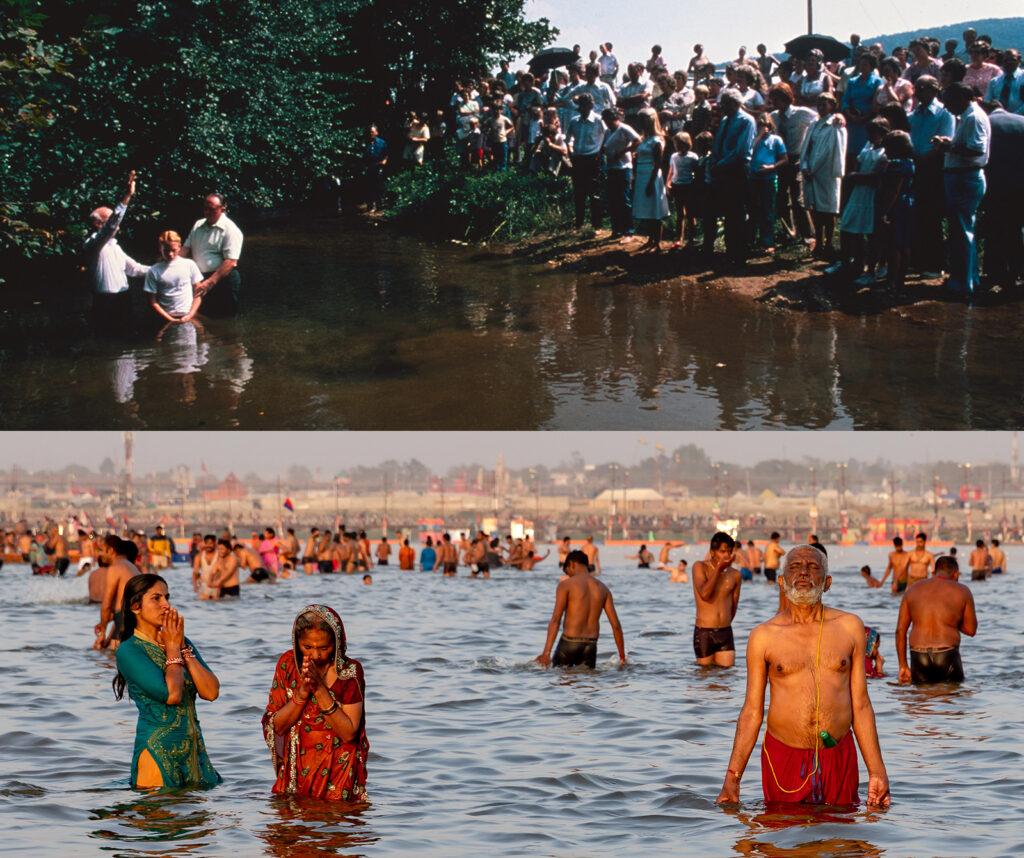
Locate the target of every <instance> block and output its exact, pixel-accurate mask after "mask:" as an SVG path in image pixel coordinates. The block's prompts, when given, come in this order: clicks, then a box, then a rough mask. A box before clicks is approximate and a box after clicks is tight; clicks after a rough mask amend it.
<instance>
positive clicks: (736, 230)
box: [705, 165, 747, 262]
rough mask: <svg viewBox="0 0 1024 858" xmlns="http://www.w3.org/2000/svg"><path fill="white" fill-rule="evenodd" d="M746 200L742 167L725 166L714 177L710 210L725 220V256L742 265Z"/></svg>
mask: <svg viewBox="0 0 1024 858" xmlns="http://www.w3.org/2000/svg"><path fill="white" fill-rule="evenodd" d="M746 198H747V171H746V168H745V165H736V166H731V167H726V168H725V169H724V170H722V171H720V172H719V173H718V175H716V176H715V177H714V180H713V181H712V183H711V201H712V208H713V210H714V211H715V212H717V213H718V214H720V215H722V217H723V218H724V219H725V255H726V258H727V259H728V260H729V261H730V262H741V261H742V260H743V259H744V258H745V256H746V220H745V218H746ZM705 249H707V244H706V243H705Z"/></svg>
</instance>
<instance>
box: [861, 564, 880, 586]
mask: <svg viewBox="0 0 1024 858" xmlns="http://www.w3.org/2000/svg"><path fill="white" fill-rule="evenodd" d="M860 574H861V577H862V578H863V579H864V583H865V584H867V585H868V587H869V588H872V589H875V588H878V587H881V586H882V582H881V581H879V580H878V579H877V578H876V577H875V576H874V575H872V574H871V567H870V566H861V567H860Z"/></svg>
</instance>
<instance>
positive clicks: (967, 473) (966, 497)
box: [961, 462, 971, 542]
mask: <svg viewBox="0 0 1024 858" xmlns="http://www.w3.org/2000/svg"><path fill="white" fill-rule="evenodd" d="M963 470H964V487H963V489H962V490H961V496H962V497H963V502H964V517H965V519H966V525H967V541H968V542H970V541H971V463H970V462H964V464H963Z"/></svg>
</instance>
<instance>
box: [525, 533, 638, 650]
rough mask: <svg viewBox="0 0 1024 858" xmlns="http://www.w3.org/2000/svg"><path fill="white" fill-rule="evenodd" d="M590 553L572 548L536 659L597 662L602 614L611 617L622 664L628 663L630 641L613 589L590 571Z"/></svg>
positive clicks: (609, 620)
mask: <svg viewBox="0 0 1024 858" xmlns="http://www.w3.org/2000/svg"><path fill="white" fill-rule="evenodd" d="M587 560H588V558H587V555H586V554H584V553H583V552H582V551H570V552H569V553H568V554H567V555H566V557H565V566H564V569H565V575H566V577H565V578H563V579H562V580H561V581H559V583H558V589H557V590H555V610H554V612H553V613H552V615H551V621H550V622H549V623H548V636H547V640H546V641H545V643H544V651H543V652H542V653H541V654H540V655H539V656H537V658H535V659H534V661H536V662H538V663H539V664H542V665H544V666H545V667H547V666H548V665H556V666H562V667H573V666H576V665H585V666H587V667H590V668H593V667H595V666H596V665H597V638H598V635H599V634H600V631H601V613H602V612H603V613H604V614H605V615H607V617H608V622H609V623H611V626H612V634H613V635H614V636H615V645H616V646H617V647H618V650H619V663H620V664H625V663H626V642H625V639H624V638H623V636H622V626H621V625H619V618H618V615H617V614H616V613H615V605H614V604H613V602H612V594H611V591H610V590H609V589H608V588H607V587H606V586H605V585H604V584H603V583H602V582H601V581H599V580H597V578H595V577H593V576H592V575H591V574H590V573H589V572H588V571H587V566H588V565H589V563H588V562H587ZM563 617H564V618H565V627H564V629H563V634H562V638H561V640H559V642H558V647H557V649H555V654H554V656H553V657H552V656H551V655H550V653H551V647H552V646H554V643H555V637H556V636H557V635H558V629H559V627H560V626H561V625H562V618H563Z"/></svg>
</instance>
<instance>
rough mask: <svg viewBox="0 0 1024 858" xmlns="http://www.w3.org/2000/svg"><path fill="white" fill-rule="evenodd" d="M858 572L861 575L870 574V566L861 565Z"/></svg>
mask: <svg viewBox="0 0 1024 858" xmlns="http://www.w3.org/2000/svg"><path fill="white" fill-rule="evenodd" d="M860 574H861V575H870V574H871V567H870V566H861V567H860Z"/></svg>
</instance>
